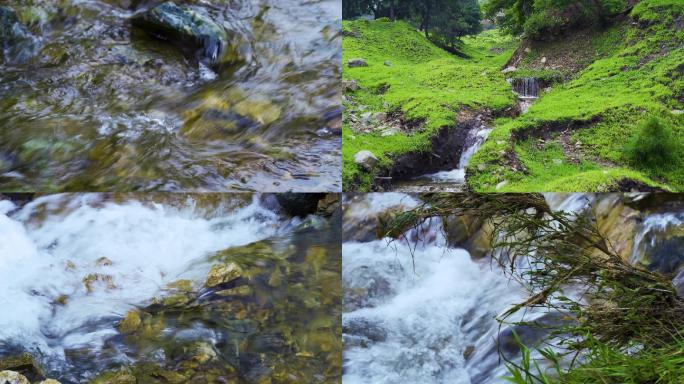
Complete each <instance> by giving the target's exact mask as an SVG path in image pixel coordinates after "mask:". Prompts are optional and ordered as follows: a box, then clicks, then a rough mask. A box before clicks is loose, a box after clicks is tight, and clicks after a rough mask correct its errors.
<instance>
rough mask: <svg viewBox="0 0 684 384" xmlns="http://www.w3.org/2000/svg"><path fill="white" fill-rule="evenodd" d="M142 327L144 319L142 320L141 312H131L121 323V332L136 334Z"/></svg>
mask: <svg viewBox="0 0 684 384" xmlns="http://www.w3.org/2000/svg"><path fill="white" fill-rule="evenodd" d="M141 327H142V319H141V318H140V312H138V311H137V310H133V311H129V312H128V313H127V314H126V317H124V318H123V320H121V322H120V323H119V332H121V333H134V332H136V331H138V330H140V328H141Z"/></svg>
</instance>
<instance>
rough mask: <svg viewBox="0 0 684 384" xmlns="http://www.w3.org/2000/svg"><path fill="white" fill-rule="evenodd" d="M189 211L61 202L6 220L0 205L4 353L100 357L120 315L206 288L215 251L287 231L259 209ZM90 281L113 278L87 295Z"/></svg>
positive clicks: (94, 200) (48, 200)
mask: <svg viewBox="0 0 684 384" xmlns="http://www.w3.org/2000/svg"><path fill="white" fill-rule="evenodd" d="M186 205H187V208H174V207H171V206H167V205H163V204H153V203H145V204H143V203H140V202H137V201H132V200H130V201H127V202H124V203H114V202H106V201H101V196H100V195H88V194H86V195H71V196H70V195H57V196H49V197H43V198H39V199H37V200H35V201H34V202H32V203H30V204H27V205H26V206H25V207H24V208H22V209H21V210H19V211H16V212H12V213H10V212H11V211H12V210H13V209H14V207H13V205H12V203H10V202H8V201H2V202H0V341H1V342H0V347H2V346H3V344H4V345H19V346H22V347H23V348H27V349H29V350H32V351H34V352H37V351H38V352H40V354H41V355H44V356H48V357H49V358H48V360H52V361H54V359H57V360H59V359H60V358H61V357H63V353H64V349H69V348H77V347H85V346H88V347H89V348H97V347H98V346H99V345H100V344H101V343H102V342H103V340H104V339H105V338H106V337H107V336H110V335H113V334H115V330H114V328H113V327H114V326H115V324H116V321H117V320H118V319H119V318H120V317H121V316H122V315H124V314H125V313H126V312H127V311H128V310H130V309H131V308H132V307H134V306H135V305H143V304H145V303H146V302H147V301H148V300H150V299H151V298H153V297H155V296H158V295H160V294H161V293H162V292H161V290H162V289H163V288H165V286H166V285H167V284H168V283H170V282H173V281H175V280H178V279H180V278H189V279H192V280H194V281H195V282H197V283H198V284H201V283H202V281H203V278H204V276H205V275H206V272H207V271H208V269H209V268H210V265H209V263H208V262H207V260H206V258H207V256H208V255H210V254H211V253H212V252H215V251H219V250H222V249H225V248H229V247H232V246H239V245H244V244H248V243H250V242H254V241H257V240H261V239H264V238H267V237H270V236H273V235H275V234H277V233H279V232H280V231H283V230H284V229H282V228H283V227H286V226H287V225H286V223H283V222H282V221H281V222H280V223H279V222H278V221H279V220H278V217H277V216H276V215H275V214H274V213H272V212H270V211H267V210H265V209H264V208H262V207H261V206H259V204H258V203H257V202H256V200H255V201H254V202H252V203H251V204H249V205H247V206H245V207H243V208H235V209H230V208H226V209H224V211H225V212H223V213H221V214H216V215H203V214H200V213H198V210H196V209H194V202H193V201H192V199H190V198H189V199H188V201H187V204H186ZM46 212H47V214H46ZM219 212H220V210H219ZM43 215H45V217H44V218H42V216H43ZM207 216H209V218H207ZM93 274H98V276H107V277H106V278H101V279H97V281H95V282H94V283H93V284H92V287H91V291H90V292H89V291H88V289H87V288H86V286H85V284H84V278H85V277H86V276H89V275H93ZM64 295H66V296H64ZM60 297H66V303H65V304H63V305H62V304H58V303H57V301H58V299H59V298H60Z"/></svg>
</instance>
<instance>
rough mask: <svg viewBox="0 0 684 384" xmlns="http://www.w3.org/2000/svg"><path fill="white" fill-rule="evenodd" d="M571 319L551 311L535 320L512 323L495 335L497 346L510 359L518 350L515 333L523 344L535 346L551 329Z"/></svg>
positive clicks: (569, 321)
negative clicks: (524, 322)
mask: <svg viewBox="0 0 684 384" xmlns="http://www.w3.org/2000/svg"><path fill="white" fill-rule="evenodd" d="M572 321H573V320H572V318H571V317H568V316H567V315H565V314H563V313H560V312H552V313H547V314H544V315H542V316H541V317H539V318H538V319H537V320H535V321H532V322H529V323H526V324H516V325H512V326H510V327H507V328H505V329H503V330H502V331H501V332H500V333H499V335H498V337H497V343H498V348H499V350H500V352H501V353H502V354H504V356H506V357H507V358H509V359H510V358H512V357H514V356H516V355H517V354H518V353H519V352H520V344H519V343H518V341H517V340H516V337H515V335H517V337H518V338H519V339H520V341H521V342H522V344H523V345H525V346H527V347H530V348H536V347H537V346H538V345H539V344H540V343H541V342H542V341H543V340H544V339H545V338H546V337H547V336H548V335H549V333H550V332H551V330H552V329H554V328H557V327H560V326H563V325H568V324H569V323H571V322H572ZM494 348H496V347H494Z"/></svg>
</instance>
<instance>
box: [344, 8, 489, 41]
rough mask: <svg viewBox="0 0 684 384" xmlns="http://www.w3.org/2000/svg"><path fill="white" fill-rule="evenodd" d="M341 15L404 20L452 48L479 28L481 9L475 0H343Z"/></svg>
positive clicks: (346, 17) (348, 17)
mask: <svg viewBox="0 0 684 384" xmlns="http://www.w3.org/2000/svg"><path fill="white" fill-rule="evenodd" d="M342 4H343V5H342V17H343V18H345V19H351V18H355V17H359V16H363V15H368V14H372V15H373V16H374V17H375V18H381V17H387V18H389V19H390V20H392V21H394V20H397V19H402V20H408V21H411V22H414V23H415V24H417V25H418V26H419V29H420V30H421V31H423V32H424V33H425V36H427V37H428V38H431V39H433V40H434V41H435V42H436V43H438V44H439V45H441V46H443V47H445V48H448V49H455V48H456V44H457V43H458V40H459V39H460V38H461V37H462V36H465V35H470V34H476V33H478V32H480V30H481V28H482V27H481V25H480V20H481V12H480V5H479V3H478V1H477V0H345V1H343V2H342Z"/></svg>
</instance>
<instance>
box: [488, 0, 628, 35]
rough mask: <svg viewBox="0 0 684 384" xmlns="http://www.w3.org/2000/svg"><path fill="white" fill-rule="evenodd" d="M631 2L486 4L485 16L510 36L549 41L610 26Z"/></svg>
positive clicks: (508, 0) (503, 0) (512, 0)
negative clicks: (575, 31)
mask: <svg viewBox="0 0 684 384" xmlns="http://www.w3.org/2000/svg"><path fill="white" fill-rule="evenodd" d="M627 8H628V1H627V0H486V2H485V3H484V6H483V10H484V13H485V16H486V17H488V18H490V19H492V20H494V21H496V23H497V24H498V25H499V26H500V27H501V28H502V29H503V30H504V31H506V32H508V33H510V34H514V35H518V34H521V33H525V34H526V35H527V36H528V37H530V38H533V39H548V38H552V37H553V36H556V35H559V34H561V33H563V32H565V31H567V30H568V29H571V28H576V27H586V26H600V25H603V24H606V23H607V22H608V21H609V20H610V19H611V18H613V17H614V16H616V15H618V14H620V13H622V12H624V11H625V10H626V9H627Z"/></svg>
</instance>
